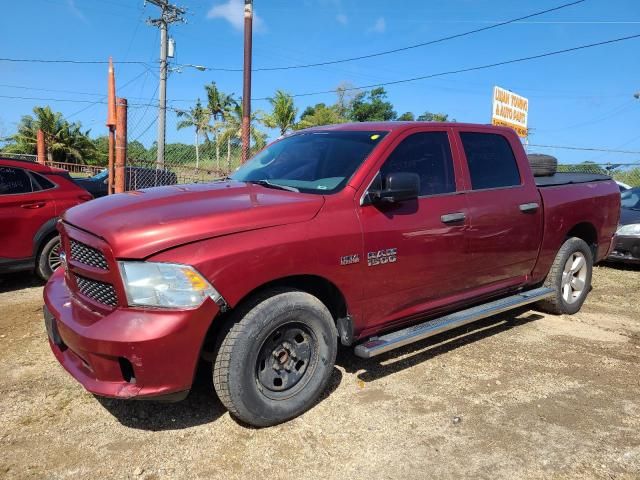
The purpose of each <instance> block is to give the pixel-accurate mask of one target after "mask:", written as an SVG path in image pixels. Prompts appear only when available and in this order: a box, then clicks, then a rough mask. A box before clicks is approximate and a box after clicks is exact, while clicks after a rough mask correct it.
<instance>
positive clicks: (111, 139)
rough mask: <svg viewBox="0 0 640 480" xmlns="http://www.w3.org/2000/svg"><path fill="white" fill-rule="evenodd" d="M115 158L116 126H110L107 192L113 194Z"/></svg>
mask: <svg viewBox="0 0 640 480" xmlns="http://www.w3.org/2000/svg"><path fill="white" fill-rule="evenodd" d="M115 159H116V128H115V127H109V162H108V164H107V169H108V172H109V176H108V179H107V194H108V195H111V194H112V193H113V187H114V184H115V178H114V171H113V169H114V167H115V163H116V162H115Z"/></svg>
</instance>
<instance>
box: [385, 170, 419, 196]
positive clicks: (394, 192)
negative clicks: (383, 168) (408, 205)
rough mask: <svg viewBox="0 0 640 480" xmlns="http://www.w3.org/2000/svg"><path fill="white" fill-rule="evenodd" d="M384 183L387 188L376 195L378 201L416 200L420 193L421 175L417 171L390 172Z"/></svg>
mask: <svg viewBox="0 0 640 480" xmlns="http://www.w3.org/2000/svg"><path fill="white" fill-rule="evenodd" d="M384 183H385V188H384V189H382V190H381V191H379V192H378V195H376V197H377V198H376V200H377V202H383V203H398V202H404V201H406V200H414V199H416V198H418V196H419V195H420V177H419V176H418V174H417V173H409V172H397V173H390V174H389V175H387V177H386V178H385V182H384Z"/></svg>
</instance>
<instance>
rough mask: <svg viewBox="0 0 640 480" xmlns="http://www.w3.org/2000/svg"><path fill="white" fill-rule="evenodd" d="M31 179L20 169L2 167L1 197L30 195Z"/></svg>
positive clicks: (0, 175) (0, 174) (0, 168)
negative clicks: (17, 194)
mask: <svg viewBox="0 0 640 480" xmlns="http://www.w3.org/2000/svg"><path fill="white" fill-rule="evenodd" d="M31 191H32V188H31V178H30V177H29V175H27V173H26V172H25V171H24V170H22V169H20V168H13V167H0V195H13V194H16V193H29V192H31Z"/></svg>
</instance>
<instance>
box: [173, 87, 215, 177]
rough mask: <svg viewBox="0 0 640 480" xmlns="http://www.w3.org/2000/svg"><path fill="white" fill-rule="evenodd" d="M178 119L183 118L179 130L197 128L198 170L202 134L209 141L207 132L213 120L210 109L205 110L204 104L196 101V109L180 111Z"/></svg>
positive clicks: (179, 123)
mask: <svg viewBox="0 0 640 480" xmlns="http://www.w3.org/2000/svg"><path fill="white" fill-rule="evenodd" d="M178 117H180V118H183V120H180V121H179V122H178V130H180V129H182V128H190V127H193V128H195V131H196V141H195V146H196V168H199V166H200V134H204V137H205V139H207V140H208V139H209V138H208V137H207V132H208V131H209V130H210V125H209V120H210V119H211V113H210V112H209V110H208V109H206V108H203V106H202V103H200V99H199V98H198V100H197V101H196V105H195V107H193V108H192V109H190V110H188V111H185V110H180V111H178Z"/></svg>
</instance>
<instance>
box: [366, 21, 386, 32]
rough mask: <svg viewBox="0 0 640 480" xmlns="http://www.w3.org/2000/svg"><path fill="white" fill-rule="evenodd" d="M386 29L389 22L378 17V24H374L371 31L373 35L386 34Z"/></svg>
mask: <svg viewBox="0 0 640 480" xmlns="http://www.w3.org/2000/svg"><path fill="white" fill-rule="evenodd" d="M386 29H387V22H386V21H385V20H384V17H378V19H377V20H376V23H374V24H373V26H372V27H371V28H369V31H370V32H373V33H384V32H385V30H386Z"/></svg>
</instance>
